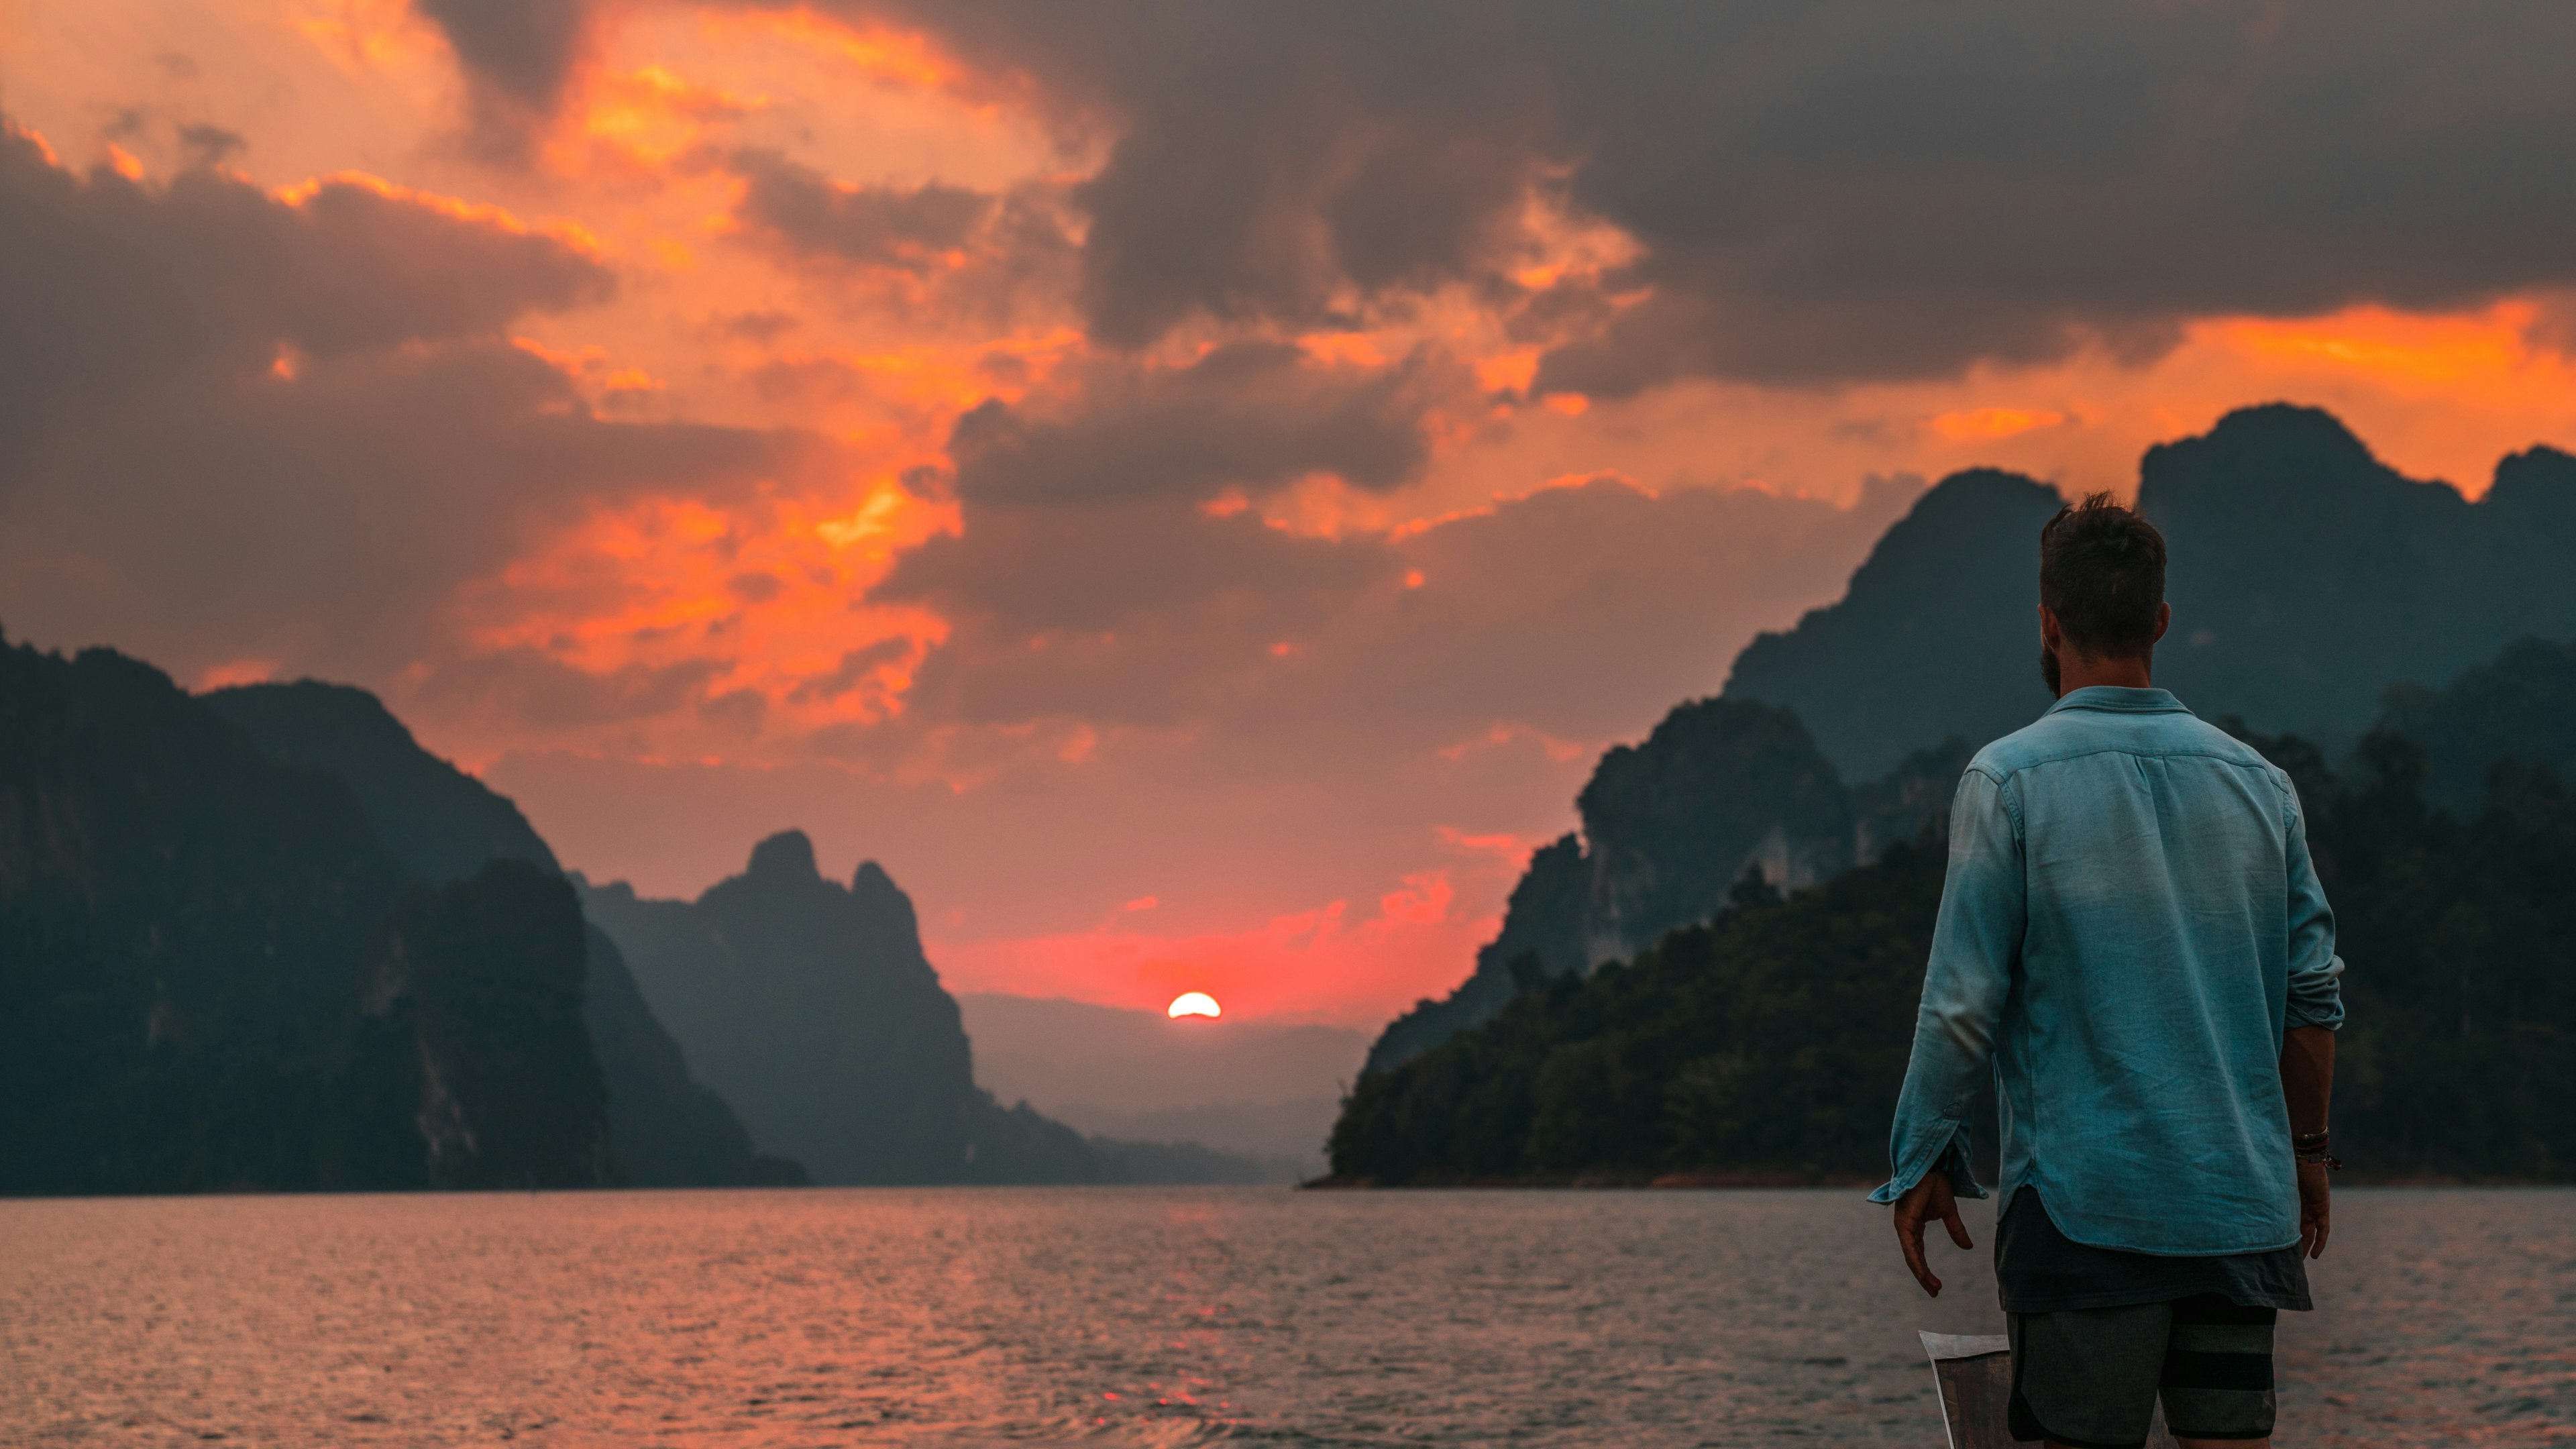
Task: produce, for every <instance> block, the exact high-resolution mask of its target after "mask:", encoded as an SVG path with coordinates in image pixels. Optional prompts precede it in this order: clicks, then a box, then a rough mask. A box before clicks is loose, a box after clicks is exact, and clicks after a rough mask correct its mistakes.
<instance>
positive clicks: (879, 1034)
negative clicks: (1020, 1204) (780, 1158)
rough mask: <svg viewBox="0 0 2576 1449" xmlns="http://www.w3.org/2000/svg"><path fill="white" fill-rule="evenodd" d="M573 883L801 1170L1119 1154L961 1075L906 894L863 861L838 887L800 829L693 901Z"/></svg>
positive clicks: (904, 1175) (943, 1177)
mask: <svg viewBox="0 0 2576 1449" xmlns="http://www.w3.org/2000/svg"><path fill="white" fill-rule="evenodd" d="M579 884H580V885H581V887H582V891H583V900H584V904H585V905H586V907H587V908H588V910H589V911H590V914H591V918H592V919H593V920H594V921H596V922H598V923H599V925H600V927H601V928H602V929H603V930H605V931H607V932H608V934H609V935H610V936H612V937H614V938H615V940H616V942H617V944H618V946H619V947H620V949H622V950H623V952H624V953H625V955H626V958H627V960H628V961H629V962H630V963H631V964H632V966H633V968H634V972H635V977H636V980H637V981H638V983H639V984H640V985H641V986H642V988H643V991H644V994H645V996H646V997H647V998H649V999H650V1000H651V1001H652V1003H653V1006H654V1009H655V1010H656V1011H657V1012H658V1013H659V1014H660V1015H661V1017H662V1019H663V1020H665V1021H667V1022H669V1023H670V1024H671V1026H672V1029H673V1031H674V1033H675V1034H676V1035H678V1037H679V1038H680V1040H681V1042H682V1043H683V1044H684V1045H685V1046H686V1047H687V1049H688V1052H689V1059H690V1061H691V1062H692V1063H694V1064H696V1065H697V1067H698V1069H699V1071H700V1072H702V1073H703V1074H704V1075H705V1077H706V1079H707V1080H708V1081H709V1082H711V1083H713V1084H714V1085H715V1086H716V1088H717V1089H718V1090H720V1091H722V1092H723V1093H724V1094H725V1095H726V1097H727V1098H729V1099H730V1100H732V1101H733V1103H734V1104H735V1105H736V1106H737V1107H738V1108H739V1109H740V1110H741V1112H742V1116H743V1121H744V1123H745V1124H746V1125H747V1126H749V1127H750V1129H751V1133H752V1137H753V1140H754V1141H756V1142H758V1143H760V1144H761V1145H762V1146H763V1147H765V1148H767V1149H769V1150H771V1151H777V1152H785V1153H789V1154H792V1155H794V1156H795V1157H796V1158H798V1159H799V1160H800V1161H802V1162H804V1163H805V1164H806V1166H807V1167H808V1168H809V1169H811V1170H812V1172H813V1173H814V1176H815V1178H816V1179H817V1180H818V1181H822V1182H827V1183H918V1182H1012V1181H1095V1180H1100V1179H1102V1178H1104V1177H1115V1176H1116V1175H1118V1174H1119V1173H1121V1172H1127V1171H1131V1170H1134V1168H1133V1164H1129V1165H1128V1166H1125V1167H1122V1166H1119V1165H1117V1164H1115V1163H1113V1162H1111V1161H1110V1160H1109V1159H1108V1158H1106V1157H1104V1156H1103V1155H1102V1151H1104V1150H1105V1149H1099V1150H1096V1149H1095V1147H1094V1146H1093V1145H1091V1144H1086V1143H1085V1141H1084V1140H1083V1138H1082V1136H1081V1135H1080V1134H1079V1133H1076V1132H1074V1131H1073V1130H1072V1129H1071V1128H1069V1127H1065V1126H1063V1125H1062V1124H1060V1123H1056V1122H1052V1121H1049V1120H1048V1119H1046V1118H1044V1117H1042V1116H1039V1115H1038V1114H1037V1113H1035V1112H1033V1111H1029V1110H1027V1109H1026V1108H1025V1107H1023V1108H1019V1109H1013V1110H1010V1111H1005V1110H1004V1109H1002V1108H1001V1107H1000V1106H998V1105H997V1104H995V1103H994V1101H993V1100H992V1098H991V1097H990V1096H989V1095H987V1094H986V1093H984V1092H983V1091H981V1090H980V1089H978V1088H977V1087H976V1085H975V1079H974V1066H973V1058H972V1054H971V1051H970V1048H969V1046H968V1043H967V1040H966V1032H965V1028H964V1026H963V1025H962V1023H961V1021H960V1018H959V1015H958V1011H957V1003H956V1001H955V1000H954V999H952V998H951V997H950V996H949V995H948V993H947V991H946V990H944V989H943V988H942V987H941V986H940V984H939V974H938V972H936V971H935V970H933V969H932V968H931V964H930V960H929V958H928V957H927V956H926V955H924V954H923V952H922V949H921V933H920V930H919V926H918V924H917V922H916V919H915V917H914V913H913V908H912V901H911V899H910V898H909V897H907V896H905V895H904V893H903V891H902V890H901V889H899V888H898V887H897V886H896V885H895V883H894V881H893V879H892V878H891V877H890V876H888V875H887V874H886V872H885V870H884V869H883V868H882V867H880V866H879V865H877V864H876V862H874V861H869V862H866V863H864V864H862V865H860V866H859V867H858V869H857V870H856V871H855V872H853V874H852V875H851V878H850V884H849V885H848V886H846V887H845V886H843V885H842V884H841V883H840V882H838V881H834V880H828V879H825V878H824V877H823V876H822V875H821V874H820V873H819V872H818V871H817V869H816V867H815V863H814V846H813V842H812V841H811V840H809V839H807V837H806V835H805V833H804V832H803V831H801V830H787V831H781V832H779V833H778V834H776V835H773V836H771V837H769V838H768V839H767V840H764V841H762V842H760V844H759V845H758V846H757V847H755V848H754V849H753V851H752V853H751V862H750V865H749V867H748V868H747V869H746V870H745V871H744V872H743V873H742V874H741V875H737V876H732V877H729V878H727V879H725V880H722V881H719V882H717V883H716V884H715V885H713V886H711V887H709V888H708V889H707V891H706V893H705V894H703V895H701V896H699V897H698V898H697V899H696V900H695V901H669V900H650V899H645V898H641V897H638V896H637V895H636V894H635V893H634V892H633V891H632V890H630V889H628V888H627V887H626V886H624V885H623V884H621V883H614V882H612V883H610V884H608V885H605V886H591V885H590V884H589V883H588V882H586V881H585V882H579Z"/></svg>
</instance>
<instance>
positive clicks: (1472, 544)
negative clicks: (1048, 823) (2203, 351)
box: [872, 479, 1920, 756]
mask: <svg viewBox="0 0 2576 1449" xmlns="http://www.w3.org/2000/svg"><path fill="white" fill-rule="evenodd" d="M1919 489H1920V484H1919V483H1918V482H1916V481H1914V480H1896V481H1874V482H1873V483H1872V484H1871V485H1870V486H1869V487H1868V488H1867V489H1866V490H1865V491H1864V494H1863V497H1862V499H1861V501H1860V503H1859V504H1858V505H1857V506H1856V507H1853V508H1850V509H1837V508H1834V507H1832V506H1830V505H1828V504H1824V503H1820V502H1816V501H1814V500H1812V499H1800V498H1775V497H1772V496H1771V495H1768V494H1764V493H1758V492H1751V491H1742V490H1737V491H1721V490H1718V489H1711V488H1677V489H1674V490H1672V491H1670V492H1667V493H1665V494H1663V495H1662V496H1660V497H1658V496H1653V495H1649V494H1646V493H1644V492H1642V491H1640V490H1638V489H1636V488H1634V487H1632V486H1630V485H1629V484H1627V483H1624V482H1621V481H1618V480H1615V479H1600V480H1595V481H1593V482H1590V483H1586V484H1583V485H1581V486H1577V487H1568V488H1552V489H1547V490H1544V491H1542V492H1539V493H1537V494H1534V495H1532V496H1530V497H1527V498H1524V499H1520V500H1517V501H1514V502H1510V503H1505V504H1501V505H1498V506H1497V507H1496V508H1495V509H1494V510H1493V511H1492V512H1491V513H1489V514H1482V515H1474V516H1469V517H1466V518H1461V519H1454V520H1451V521H1448V522H1445V523H1442V524H1439V525H1437V526H1435V527H1432V528H1429V529H1426V530H1423V531H1422V532H1419V533H1416V534H1412V535H1409V536H1407V537H1405V538H1403V539H1400V540H1395V541H1392V542H1390V541H1388V540H1385V539H1381V538H1376V537H1346V538H1341V539H1323V538H1305V537H1298V536H1294V535H1291V534H1288V533H1285V532H1282V531H1281V530H1279V529H1276V528H1271V527H1268V526H1266V525H1264V524H1263V523H1261V522H1260V520H1258V519H1257V518H1255V517H1254V516H1252V515H1251V514H1249V513H1238V514H1235V515H1232V516H1229V517H1223V518H1216V517H1210V516H1208V515H1207V514H1206V513H1204V512H1202V511H1200V510H1198V509H1195V508H1190V507H1187V506H1184V505H1182V504H1179V503H1174V502H1161V501H1154V502H1130V503H1125V504H1121V505H1118V506H1114V507H1112V506H1102V507H1094V508H1085V509H1056V508H1039V507H1017V506H1002V507H993V506H977V505H974V504H971V503H970V504H969V506H968V509H967V514H966V528H965V531H964V533H963V534H962V535H947V536H942V537H939V538H936V539H934V540H932V541H931V542H930V543H928V544H926V545H924V546H923V547H922V548H921V549H920V550H919V551H918V552H916V553H913V554H910V555H907V556H906V557H905V558H904V559H903V560H901V561H900V562H899V563H898V564H897V565H896V568H895V571H894V573H893V575H892V576H891V577H889V578H888V580H887V581H886V582H885V583H884V584H883V585H882V586H880V587H879V589H878V590H877V591H876V592H875V594H874V595H872V598H874V599H875V600H878V601H884V602H895V601H902V602H917V603H924V604H928V605H929V606H931V607H932V608H934V609H936V610H937V611H938V612H939V613H940V615H941V616H942V617H943V618H946V619H948V620H949V621H951V628H952V632H951V634H950V636H949V637H948V639H947V640H946V641H945V642H944V643H942V644H940V645H938V646H936V647H934V648H933V649H932V650H931V652H930V654H929V656H928V657H927V659H925V660H924V661H923V662H922V664H921V665H920V666H919V667H918V668H917V669H916V670H915V672H914V675H915V681H916V682H915V684H914V687H913V690H912V692H911V694H910V695H909V696H908V701H909V705H910V707H911V708H912V709H913V710H915V711H919V712H921V713H923V714H924V715H925V716H926V717H928V718H933V719H959V720H965V721H969V722H974V723H981V724H996V725H1016V724H1025V723H1028V722H1032V721H1037V720H1045V719H1063V718H1075V719H1082V720H1085V721H1089V722H1091V723H1093V724H1096V725H1101V726H1110V725H1139V726H1149V727H1169V726H1176V725H1183V724H1189V723H1195V722H1204V721H1209V720H1222V721H1224V722H1225V725H1226V728H1227V730H1228V732H1229V734H1230V735H1231V736H1233V737H1239V738H1243V739H1253V738H1264V737H1268V738H1276V737H1280V736H1282V735H1296V736H1299V737H1300V738H1301V739H1302V740H1303V743H1302V744H1300V745H1298V746H1296V748H1298V749H1304V750H1310V751H1314V752H1318V753H1319V754H1320V755H1321V756H1331V755H1332V753H1333V751H1334V750H1335V749H1340V748H1342V747H1344V746H1350V745H1364V746H1365V747H1366V750H1367V751H1368V752H1372V753H1374V752H1381V751H1384V750H1388V749H1397V750H1403V749H1420V748H1430V747H1438V746H1444V745H1448V744H1452V743H1455V742H1457V741H1458V740H1459V739H1461V738H1464V737H1467V736H1472V735H1479V734H1482V733H1483V732H1484V731H1485V730H1486V729H1487V728H1488V727H1489V726H1490V725H1491V724H1492V723H1493V722H1494V721H1495V720H1497V719H1506V720H1517V721H1521V722H1524V723H1527V724H1530V725H1533V726H1535V727H1537V728H1539V729H1542V730H1547V731H1551V732H1556V733H1559V734H1561V735H1564V736H1567V737H1570V738H1574V739H1578V740H1589V739H1600V738H1605V737H1608V736H1609V735H1611V734H1613V733H1615V732H1617V731H1620V730H1626V729H1632V728H1634V727H1636V725H1637V724H1638V723H1639V721H1641V720H1644V719H1651V718H1652V717H1653V715H1654V714H1655V713H1656V712H1658V711H1660V710H1661V709H1663V708H1665V707H1667V706H1669V705H1670V704H1671V702H1672V701H1673V700H1675V699H1678V698H1682V697H1685V696H1688V695H1691V694H1696V693H1708V692H1711V691H1713V690H1715V689H1716V688H1717V686H1718V684H1719V683H1720V682H1721V681H1722V680H1723V679H1724V677H1725V673H1726V667H1727V662H1728V660H1729V659H1731V658H1732V657H1733V655H1734V653H1735V651H1736V650H1737V649H1739V648H1740V647H1742V645H1743V644H1744V642H1745V641H1746V640H1747V639H1749V638H1750V637H1751V636H1752V634H1753V632H1754V631H1755V630H1756V629H1761V628H1775V627H1779V626H1781V625H1783V624H1786V623H1789V622H1791V621H1793V620H1795V618H1796V617H1797V615H1798V613H1799V612H1800V611H1801V610H1802V609H1804V608H1806V607H1808V606H1809V605H1811V604H1812V603H1813V601H1814V600H1815V599H1817V598H1820V597H1827V596H1829V595H1830V594H1831V593H1832V591H1833V590H1834V588H1835V587H1836V586H1838V585H1839V584H1840V583H1841V582H1842V580H1843V579H1844V577H1845V576H1846V575H1847V574H1848V573H1849V571H1850V569H1851V567H1852V565H1853V564H1854V563H1855V562H1856V561H1857V560H1858V559H1859V558H1860V557H1861V555H1862V554H1863V553H1865V552H1866V551H1867V549H1868V547H1869V544H1870V542H1871V540H1873V539H1874V538H1876V537H1877V536H1878V534H1879V533H1880V532H1881V531H1882V530H1884V529H1885V527H1886V526H1887V524H1888V523H1889V522H1890V521H1891V520H1892V519H1893V518H1894V517H1895V515H1896V514H1898V513H1900V512H1901V511H1903V509H1904V508H1905V507H1906V506H1907V505H1908V504H1910V503H1911V502H1912V500H1913V498H1914V497H1915V495H1916V494H1917V492H1918V491H1919ZM1350 735H1365V736H1370V737H1372V738H1370V739H1367V740H1358V739H1351V738H1345V736H1350Z"/></svg>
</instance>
